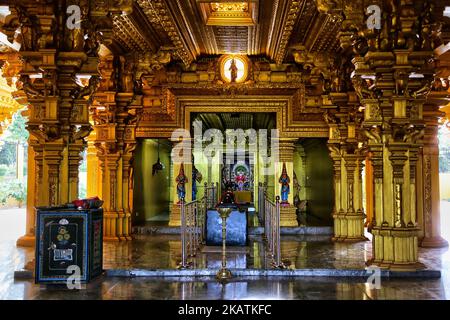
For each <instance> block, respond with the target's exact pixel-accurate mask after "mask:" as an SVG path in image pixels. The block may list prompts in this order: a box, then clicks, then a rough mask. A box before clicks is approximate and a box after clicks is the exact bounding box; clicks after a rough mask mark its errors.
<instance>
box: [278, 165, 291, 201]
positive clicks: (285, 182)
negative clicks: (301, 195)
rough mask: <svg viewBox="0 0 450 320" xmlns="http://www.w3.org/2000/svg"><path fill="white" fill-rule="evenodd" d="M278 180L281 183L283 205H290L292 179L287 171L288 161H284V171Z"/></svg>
mask: <svg viewBox="0 0 450 320" xmlns="http://www.w3.org/2000/svg"><path fill="white" fill-rule="evenodd" d="M278 182H279V183H280V184H281V205H289V202H288V196H289V192H290V187H289V183H290V182H291V179H289V176H288V174H287V171H286V163H283V171H282V172H281V176H280V179H279V180H278Z"/></svg>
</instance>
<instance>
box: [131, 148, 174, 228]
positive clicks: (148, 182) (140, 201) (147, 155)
mask: <svg viewBox="0 0 450 320" xmlns="http://www.w3.org/2000/svg"><path fill="white" fill-rule="evenodd" d="M160 141H161V143H160V151H159V153H160V160H161V162H162V163H163V164H164V165H165V169H164V170H162V171H159V172H158V173H157V174H156V175H155V176H152V166H153V164H154V163H156V161H157V160H158V143H157V140H156V139H143V140H140V141H139V142H138V146H137V147H136V156H135V162H134V169H135V174H134V199H133V201H134V215H133V216H134V219H133V221H134V223H135V224H141V223H145V221H151V220H155V219H157V218H160V219H157V220H167V221H168V219H169V204H170V200H171V199H170V195H171V192H170V186H171V181H170V168H171V165H170V152H171V149H170V147H168V145H167V143H168V142H167V141H164V140H160Z"/></svg>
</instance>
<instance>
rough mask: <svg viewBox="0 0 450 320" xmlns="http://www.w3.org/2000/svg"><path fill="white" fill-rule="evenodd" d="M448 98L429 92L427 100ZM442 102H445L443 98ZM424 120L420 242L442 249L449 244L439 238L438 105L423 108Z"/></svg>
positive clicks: (443, 94)
mask: <svg viewBox="0 0 450 320" xmlns="http://www.w3.org/2000/svg"><path fill="white" fill-rule="evenodd" d="M436 96H438V97H439V96H441V97H442V98H447V97H448V94H447V92H446V91H445V92H431V93H430V95H429V96H428V98H429V100H432V99H433V98H434V99H433V100H435V99H436V98H437V97H436ZM443 100H445V99H443ZM423 115H424V119H425V121H426V128H425V135H424V145H423V149H422V152H421V153H420V155H419V157H420V158H421V164H422V165H421V167H420V169H421V170H420V171H419V175H421V178H422V179H421V181H422V189H418V190H417V193H421V194H422V199H423V202H422V203H423V206H422V208H421V209H422V211H421V212H419V213H418V214H421V215H422V219H421V220H422V224H421V225H422V228H423V238H422V241H421V243H420V246H422V247H428V248H442V247H446V246H448V242H447V241H446V240H445V239H443V238H442V237H441V223H440V222H441V213H440V192H439V141H438V138H437V135H438V117H439V116H441V115H442V114H441V112H440V111H439V106H437V105H434V104H426V105H424V111H423Z"/></svg>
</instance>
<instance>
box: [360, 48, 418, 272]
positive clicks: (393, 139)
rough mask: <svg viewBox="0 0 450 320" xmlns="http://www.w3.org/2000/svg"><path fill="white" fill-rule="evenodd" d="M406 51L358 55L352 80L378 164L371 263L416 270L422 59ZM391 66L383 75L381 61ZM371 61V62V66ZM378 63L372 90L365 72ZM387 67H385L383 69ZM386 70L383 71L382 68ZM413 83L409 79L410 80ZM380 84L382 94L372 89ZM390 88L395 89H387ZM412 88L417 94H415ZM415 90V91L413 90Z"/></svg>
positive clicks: (373, 160)
mask: <svg viewBox="0 0 450 320" xmlns="http://www.w3.org/2000/svg"><path fill="white" fill-rule="evenodd" d="M411 54H412V53H411V52H410V51H407V50H394V51H393V53H391V52H371V53H368V55H367V56H366V57H365V58H359V57H357V58H354V64H355V67H356V71H355V78H354V79H353V81H354V85H355V89H356V91H357V92H358V95H359V97H360V100H361V103H362V104H363V105H364V107H365V114H364V122H363V126H364V131H363V133H364V135H365V136H366V137H367V138H368V140H367V146H368V150H369V151H370V152H371V154H372V158H371V159H372V163H373V168H374V196H375V199H374V205H375V206H374V219H373V222H372V228H371V232H372V234H373V257H372V260H371V261H370V263H373V264H375V265H377V266H379V267H382V268H389V269H397V270H402V271H403V270H416V269H418V268H421V267H422V264H421V263H419V261H418V235H419V228H418V223H417V216H416V192H415V185H416V179H415V178H416V177H415V172H416V165H417V153H418V150H419V146H420V144H421V140H420V139H421V132H423V127H424V123H423V118H422V106H423V102H424V99H422V98H421V97H422V95H423V94H424V93H423V89H421V87H420V86H421V85H423V83H424V82H423V83H422V84H421V82H420V81H415V80H409V79H410V77H409V74H410V73H411V72H412V70H414V68H415V66H418V65H420V64H421V63H424V61H425V57H426V55H425V54H424V55H423V56H422V59H424V60H420V59H416V60H410V59H409V57H410V55H411ZM378 61H384V62H385V64H384V67H385V66H386V65H390V66H391V67H390V68H392V69H391V70H392V71H391V72H390V73H389V72H385V73H378V72H379V70H378V68H381V67H380V66H379V65H378V64H377V62H378ZM366 63H367V64H366ZM368 65H370V66H373V70H372V71H370V72H374V74H376V75H377V78H376V82H375V83H376V85H374V86H372V87H371V89H369V88H368V84H367V82H366V80H364V79H363V78H362V77H361V75H362V74H365V73H367V72H369V71H368V70H369V68H368ZM384 67H383V68H384ZM383 70H384V69H383ZM408 81H409V83H408ZM373 88H375V90H376V89H377V88H380V90H379V91H378V92H379V94H378V95H377V93H376V91H372V89H373ZM389 88H390V90H388V89H389ZM408 90H411V91H412V92H413V94H412V96H413V97H411V96H410V95H409V92H410V91H408ZM413 90H415V91H413Z"/></svg>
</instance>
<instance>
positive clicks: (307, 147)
mask: <svg viewBox="0 0 450 320" xmlns="http://www.w3.org/2000/svg"><path fill="white" fill-rule="evenodd" d="M301 145H302V146H303V149H304V151H305V159H306V164H305V169H306V179H305V191H306V199H307V200H308V211H307V215H309V216H308V217H307V224H308V225H310V226H332V225H333V217H332V215H331V213H332V211H333V193H334V191H333V163H332V161H331V158H330V156H329V154H328V148H327V145H326V139H304V140H303V141H302V142H301ZM297 174H299V173H297Z"/></svg>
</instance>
